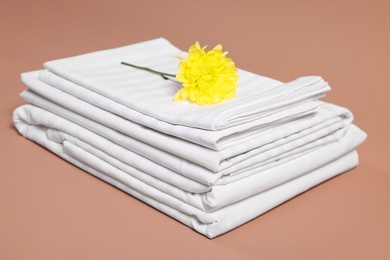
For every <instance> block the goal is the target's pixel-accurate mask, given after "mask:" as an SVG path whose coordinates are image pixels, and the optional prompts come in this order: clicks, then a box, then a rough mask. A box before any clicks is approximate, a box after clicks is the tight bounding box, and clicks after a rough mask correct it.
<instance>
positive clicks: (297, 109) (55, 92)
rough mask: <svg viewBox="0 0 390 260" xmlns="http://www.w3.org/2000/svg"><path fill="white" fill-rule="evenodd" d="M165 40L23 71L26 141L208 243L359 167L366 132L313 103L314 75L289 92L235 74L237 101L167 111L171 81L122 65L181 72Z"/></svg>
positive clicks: (18, 118)
mask: <svg viewBox="0 0 390 260" xmlns="http://www.w3.org/2000/svg"><path fill="white" fill-rule="evenodd" d="M183 55H185V53H183V52H182V51H180V50H179V49H177V48H176V47H174V46H172V45H171V44H170V43H169V42H168V41H166V40H165V39H156V40H151V41H147V42H142V43H138V44H134V45H129V46H125V47H121V48H116V49H110V50H105V51H99V52H93V53H89V54H85V55H80V56H75V57H70V58H65V59H60V60H55V61H50V62H47V63H45V64H44V66H45V68H46V69H45V70H41V71H34V72H28V73H24V74H22V81H23V82H24V83H25V85H26V86H27V87H28V90H26V91H24V92H23V93H22V94H21V96H22V97H23V98H24V99H25V100H27V101H28V102H29V103H30V104H28V105H23V106H21V107H19V108H17V109H16V110H15V111H14V123H15V126H16V128H17V129H18V131H19V132H20V133H21V134H22V135H23V136H25V137H27V138H29V139H31V140H32V141H34V142H37V143H39V144H40V145H42V146H44V147H46V148H47V149H48V150H50V151H52V152H53V153H55V154H57V155H59V156H60V157H62V158H64V159H65V160H67V161H69V162H71V163H73V164H74V165H76V166H78V167H80V168H81V169H83V170H85V171H87V172H89V173H90V174H92V175H94V176H96V177H98V178H101V179H102V180H104V181H106V182H108V183H110V184H112V185H113V186H115V187H117V188H119V189H121V190H123V191H125V192H127V193H129V194H131V195H132V196H134V197H136V198H138V199H140V200H142V201H144V202H145V203H147V204H149V205H151V206H153V207H155V208H156V209H158V210H160V211H162V212H164V213H165V214H167V215H169V216H171V217H173V218H175V219H177V220H179V221H180V222H182V223H184V224H185V225H188V226H190V227H192V228H193V229H195V230H196V231H198V232H199V233H202V234H204V235H206V236H208V237H210V238H213V237H216V236H218V235H221V234H223V233H225V232H227V231H229V230H231V229H233V228H235V227H237V226H239V225H241V224H243V223H245V222H247V221H249V220H251V219H253V218H255V217H257V216H259V215H261V214H263V213H264V212H266V211H268V210H270V209H272V208H273V207H275V206H277V205H279V204H281V203H283V202H284V201H286V200H288V199H290V198H292V197H294V196H296V195H298V194H300V193H302V192H304V191H306V190H307V189H309V188H311V187H313V186H315V185H317V184H319V183H321V182H323V181H325V180H327V179H329V178H332V177H334V176H336V175H338V174H340V173H343V172H345V171H347V170H349V169H351V168H353V167H355V166H356V165H357V164H358V158H357V153H356V151H355V148H356V146H357V145H359V144H360V143H361V142H363V141H364V139H365V138H366V135H365V133H364V132H362V131H361V130H360V129H359V128H357V127H356V126H355V125H353V124H352V114H351V112H349V111H348V110H347V109H345V108H342V107H339V106H336V105H333V104H329V103H325V102H322V101H319V98H321V97H323V96H324V95H325V93H326V92H327V91H329V90H330V87H329V86H328V84H327V82H325V81H324V80H323V79H322V78H320V77H302V78H298V79H296V80H294V81H291V82H288V83H282V82H280V81H277V80H273V79H270V78H266V77H262V76H259V75H255V74H252V73H249V72H247V71H244V70H239V87H238V89H237V97H236V98H234V99H231V100H228V101H225V102H222V103H220V104H216V105H209V106H197V105H194V104H190V103H188V102H174V101H173V96H174V94H175V93H176V92H177V90H178V89H180V87H181V86H180V84H178V83H177V82H175V81H174V80H162V79H161V77H159V76H157V75H155V74H151V73H148V72H145V71H142V70H137V69H134V68H131V67H127V66H123V65H121V64H120V63H121V61H125V62H129V63H133V64H137V65H141V66H148V67H151V68H153V69H156V70H160V71H166V72H172V73H173V74H174V73H175V71H176V70H177V66H178V62H179V61H178V60H177V59H172V56H183Z"/></svg>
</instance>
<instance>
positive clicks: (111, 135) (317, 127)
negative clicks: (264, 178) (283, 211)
mask: <svg viewBox="0 0 390 260" xmlns="http://www.w3.org/2000/svg"><path fill="white" fill-rule="evenodd" d="M47 93H49V91H46V92H42V94H44V95H46V94H47ZM62 96H63V95H59V97H62ZM22 97H23V98H25V99H26V100H27V101H28V102H30V103H32V104H34V105H37V106H39V107H42V108H44V109H46V110H48V111H51V112H52V113H54V114H56V115H60V116H61V117H64V118H66V119H68V120H70V121H72V122H74V123H76V124H78V125H80V126H83V127H84V128H86V129H89V130H91V131H92V132H94V133H96V134H98V135H100V136H103V137H105V138H106V139H108V140H110V141H112V142H113V143H116V144H117V145H119V146H122V147H124V148H126V149H128V150H129V152H130V151H131V152H133V154H137V155H140V156H142V157H144V158H147V159H149V160H151V161H153V162H155V163H157V164H159V165H162V166H164V167H166V168H167V169H169V170H171V171H173V172H176V173H178V174H181V175H183V176H186V177H187V178H190V179H192V180H195V181H197V182H200V183H202V184H205V185H207V186H211V185H215V184H224V183H230V182H233V181H237V180H239V179H241V178H244V177H247V176H250V175H252V174H254V173H256V172H259V170H265V169H268V168H272V167H275V166H277V165H279V164H282V163H284V162H286V161H288V160H290V159H293V158H295V157H298V156H301V155H303V154H305V153H308V152H310V151H312V150H315V149H318V148H320V147H322V146H324V145H326V144H328V143H331V142H334V141H337V140H338V139H339V138H340V137H341V136H342V135H343V134H344V133H345V130H346V129H347V128H348V126H349V125H350V121H351V119H352V116H351V115H350V112H349V111H348V110H346V109H344V108H340V107H337V106H334V105H331V104H326V106H324V109H321V110H320V111H319V112H321V111H323V112H321V113H317V114H315V115H312V116H310V117H305V118H302V119H301V122H300V123H297V122H295V123H294V122H292V124H288V125H287V126H286V127H284V128H283V127H279V129H276V130H273V131H270V133H268V134H264V135H263V136H261V137H258V139H259V140H257V141H258V142H261V141H262V142H264V145H263V146H259V147H257V149H253V150H251V151H248V152H246V153H243V154H239V155H237V156H236V157H232V158H227V160H226V161H224V162H222V163H220V165H221V166H222V167H223V166H225V165H230V167H225V168H222V170H220V171H217V172H213V171H210V170H208V169H205V168H203V167H201V166H199V165H198V164H195V163H193V162H190V161H188V160H186V159H183V158H182V157H181V156H180V155H181V154H183V152H185V151H187V152H188V153H191V155H190V156H193V157H196V154H192V153H193V152H191V151H192V150H191V149H193V151H198V152H199V151H201V152H202V153H208V154H209V155H213V154H215V153H221V152H224V151H219V152H217V151H213V150H208V149H207V148H204V147H198V146H196V145H194V144H191V143H186V142H184V143H183V142H182V141H181V140H180V139H173V140H175V141H178V142H174V143H172V142H169V141H166V139H164V138H166V136H164V135H163V134H161V133H158V134H156V135H155V136H153V135H152V134H155V133H154V132H153V131H152V130H150V129H145V128H142V127H139V128H136V129H137V130H134V129H132V128H131V127H130V126H129V123H131V122H129V121H127V120H123V119H121V118H119V119H121V120H119V121H118V122H116V121H115V116H110V115H107V118H104V117H103V113H101V112H100V111H97V112H91V113H90V114H88V115H89V116H91V119H89V118H87V117H84V116H82V115H86V114H85V112H86V111H87V109H85V108H84V107H83V106H82V105H81V104H74V105H73V107H74V108H76V110H77V111H78V112H80V114H78V113H75V112H73V111H71V110H68V109H66V108H64V107H62V106H59V105H58V104H56V103H54V102H51V101H49V100H48V99H45V98H43V97H41V96H39V95H37V94H35V93H34V92H32V91H30V90H29V91H26V92H24V93H22ZM61 100H64V99H61V98H59V101H60V102H61ZM102 119H104V120H105V121H104V123H107V124H108V126H111V127H112V128H116V129H117V127H118V126H121V129H120V130H121V131H123V132H124V133H126V134H123V133H121V132H119V131H115V130H114V129H112V128H109V127H106V126H104V125H102V124H99V123H98V122H102ZM95 120H96V121H95ZM64 125H65V124H64ZM135 126H136V125H135ZM310 126H311V127H310ZM73 132H74V134H73V135H75V136H77V131H73ZM86 135H87V134H86ZM134 136H135V137H138V138H139V139H135V138H132V137H134ZM169 138H170V137H169ZM152 141H154V143H157V144H158V145H155V144H154V143H151V142H152ZM179 141H180V142H179ZM181 143H183V145H180V144H181ZM150 144H154V146H152V145H150ZM172 144H174V148H175V149H173V152H171V151H170V150H169V146H170V145H172ZM186 145H190V147H188V146H186ZM166 146H168V147H167V148H168V149H166V150H163V149H157V148H156V147H166ZM191 147H193V148H191ZM237 148H240V147H237ZM176 149H177V150H176ZM103 150H107V149H103ZM167 150H168V152H167ZM183 150H184V151H183ZM190 156H187V158H188V157H190ZM183 157H185V154H183ZM215 157H216V156H214V158H215ZM203 158H204V160H206V161H205V163H207V162H208V161H207V160H211V159H212V158H213V157H212V156H210V157H209V158H208V157H207V156H205V157H203ZM198 159H199V158H198ZM255 164H257V165H255ZM182 188H183V189H186V188H187V189H188V191H192V192H193V190H192V187H190V186H184V187H182Z"/></svg>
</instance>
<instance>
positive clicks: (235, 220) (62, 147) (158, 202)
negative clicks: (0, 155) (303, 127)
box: [14, 105, 365, 238]
mask: <svg viewBox="0 0 390 260" xmlns="http://www.w3.org/2000/svg"><path fill="white" fill-rule="evenodd" d="M49 114H51V113H49V112H46V111H44V110H42V109H39V108H36V107H33V106H30V105H25V106H22V107H20V108H18V109H17V110H16V111H15V112H14V121H15V126H16V127H17V129H18V131H19V132H20V133H21V134H22V135H24V136H25V137H27V138H29V139H31V140H33V141H35V142H37V143H39V144H40V145H42V146H44V147H46V148H47V149H49V150H51V151H52V152H54V153H56V154H57V155H59V156H61V157H62V158H64V159H66V160H68V161H70V162H71V163H73V164H75V165H76V166H78V167H80V168H82V169H84V170H86V171H87V172H89V173H91V174H93V175H95V176H96V177H99V178H101V179H103V180H105V181H106V182H108V183H110V184H112V185H114V186H116V187H118V188H119V189H122V190H123V191H125V192H127V193H129V194H131V195H133V196H134V197H136V198H138V199H140V200H142V201H144V202H146V203H148V204H149V205H151V206H153V207H155V208H157V209H159V210H161V211H162V212H164V213H166V214H168V215H169V216H171V217H173V218H175V219H177V220H179V221H181V222H182V223H184V224H186V225H188V226H190V227H192V228H194V229H195V230H196V231H198V232H200V233H202V234H204V235H206V236H208V237H210V238H213V237H215V236H218V235H220V234H223V233H225V232H227V231H229V230H231V229H232V228H235V227H237V226H239V225H241V224H243V223H245V222H247V221H249V220H251V219H253V218H254V217H256V216H258V215H260V214H263V213H264V212H266V211H268V210H270V209H271V208H273V207H275V206H277V205H279V204H280V203H282V202H284V201H286V200H288V199H290V198H292V197H293V196H296V195H298V194H299V193H301V192H303V191H305V190H307V189H309V188H311V187H313V186H315V185H317V184H318V183H321V182H322V181H325V180H326V179H328V178H331V177H333V176H335V175H337V174H340V173H342V172H344V171H346V170H348V169H350V168H352V167H354V166H356V165H357V154H356V152H353V149H354V147H355V146H356V145H357V144H358V143H360V142H362V141H363V140H364V138H365V134H364V133H363V132H362V131H361V130H359V129H358V128H357V127H355V126H353V125H352V126H351V127H350V129H349V130H348V132H347V134H346V135H345V136H344V137H343V138H342V139H340V141H339V142H337V143H336V144H335V145H334V147H333V149H330V148H329V149H326V150H324V151H322V152H320V151H319V150H318V151H317V155H316V156H314V157H311V156H310V155H309V156H304V157H301V158H300V160H298V161H295V162H294V161H290V162H289V163H288V164H282V165H281V166H279V167H282V166H283V167H282V168H279V171H278V170H277V169H276V170H275V171H274V172H268V175H273V174H274V173H277V172H281V173H283V172H284V171H285V170H290V169H291V167H292V165H294V164H296V167H295V169H296V170H298V171H299V170H300V169H301V167H302V166H305V165H306V166H308V167H309V168H306V170H308V169H311V170H309V171H307V172H305V173H303V174H298V175H297V178H293V179H291V180H290V181H281V180H279V185H277V186H275V187H273V188H271V189H267V190H264V191H262V192H259V193H255V194H253V195H252V196H249V197H247V198H246V199H242V200H239V201H235V202H232V203H229V204H227V205H225V206H224V207H221V208H219V209H217V210H215V211H213V212H207V211H205V210H204V209H200V208H199V207H196V206H195V205H196V203H195V202H194V201H193V200H191V199H190V198H188V197H185V196H181V195H180V190H179V189H177V188H175V187H173V186H172V185H165V186H164V185H163V183H164V182H161V181H160V182H159V180H158V179H157V178H154V177H152V176H151V175H149V174H145V173H143V172H140V171H134V172H133V174H129V173H128V172H125V171H123V170H122V169H120V168H117V167H115V166H114V165H113V164H112V163H110V162H108V161H106V160H104V159H101V158H99V157H98V156H96V155H94V154H93V153H90V152H89V151H88V149H84V147H82V146H79V145H75V144H73V143H72V142H69V141H68V140H63V141H62V142H60V143H59V142H58V138H59V137H58V136H56V135H58V130H56V129H53V128H51V127H52V126H55V125H58V126H64V124H63V123H64V122H63V120H65V119H61V118H60V117H58V116H56V115H54V114H51V115H50V116H48V115H49ZM37 119H38V121H37ZM46 120H47V121H46ZM45 121H46V122H47V123H50V125H49V124H48V125H45V124H44V123H45ZM51 131H54V132H51ZM56 131H57V132H56ZM53 136H54V137H53ZM56 139H57V140H56ZM52 140H55V141H52ZM335 152H337V153H338V155H339V156H337V155H335V157H337V158H338V159H335V160H330V161H329V162H328V163H325V164H321V163H320V164H317V166H313V163H312V162H313V160H316V159H318V160H320V159H321V158H324V157H327V155H328V154H334V153H335ZM340 154H342V155H341V156H340ZM304 161H306V163H305V162H304ZM313 168H314V169H313ZM261 174H267V172H263V173H261ZM246 188H248V186H246ZM225 195H226V194H225ZM192 199H193V198H192ZM209 199H210V201H211V202H213V197H210V198H209Z"/></svg>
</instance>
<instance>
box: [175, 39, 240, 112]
mask: <svg viewBox="0 0 390 260" xmlns="http://www.w3.org/2000/svg"><path fill="white" fill-rule="evenodd" d="M205 49H206V47H203V48H201V47H200V45H199V43H198V42H196V43H195V44H194V45H192V46H190V48H189V51H188V57H186V58H183V57H179V59H181V62H180V64H179V72H178V73H177V74H176V79H177V80H178V81H180V82H181V83H182V85H183V88H182V89H180V90H179V91H178V92H177V93H176V95H175V97H174V100H175V101H182V100H186V99H188V100H189V101H190V102H193V103H196V104H198V105H206V104H215V103H219V102H221V101H224V100H226V99H230V98H233V97H235V95H236V88H237V81H238V76H237V72H238V70H237V68H236V66H235V65H234V62H233V61H232V60H231V59H230V58H228V57H226V55H227V52H222V46H221V45H217V46H215V47H214V49H212V50H210V51H205Z"/></svg>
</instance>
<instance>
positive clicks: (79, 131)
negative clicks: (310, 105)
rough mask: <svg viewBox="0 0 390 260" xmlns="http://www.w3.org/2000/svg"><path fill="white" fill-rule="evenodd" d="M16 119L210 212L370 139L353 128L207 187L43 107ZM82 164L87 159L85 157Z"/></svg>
mask: <svg viewBox="0 0 390 260" xmlns="http://www.w3.org/2000/svg"><path fill="white" fill-rule="evenodd" d="M14 121H15V125H16V127H17V128H18V129H19V131H20V132H21V133H22V134H23V135H28V134H25V132H33V131H35V130H34V127H33V126H38V127H39V129H41V127H45V128H46V129H47V130H46V135H47V139H48V140H50V141H52V142H57V143H59V144H61V145H63V146H64V147H65V148H66V149H67V150H68V151H79V152H78V154H82V153H88V154H90V155H91V156H92V157H96V158H99V161H102V162H105V163H106V164H109V165H111V166H112V167H115V168H116V169H118V170H120V171H122V172H124V174H127V175H129V176H133V177H135V178H137V179H139V180H141V181H143V182H145V183H148V185H150V186H153V187H154V188H156V189H158V190H161V191H163V192H165V193H167V194H169V195H170V196H173V197H175V198H176V199H179V200H181V201H183V202H185V203H186V204H189V205H191V206H193V207H195V208H198V209H200V210H202V211H205V212H212V211H215V210H218V209H220V208H222V207H224V206H227V205H230V204H232V203H235V202H237V201H240V200H243V199H245V198H247V197H250V196H253V195H255V194H257V193H260V192H262V191H265V190H267V189H270V188H273V187H275V186H277V185H280V184H281V183H284V182H287V181H289V180H292V179H294V178H296V177H299V176H301V175H304V174H306V173H308V172H310V171H312V170H314V169H316V168H319V167H321V166H323V165H325V164H327V163H330V162H331V161H333V160H336V159H337V158H339V157H341V156H343V155H345V154H346V153H348V152H350V151H351V150H353V149H354V148H355V147H356V146H357V145H358V144H359V143H361V142H362V141H363V140H364V138H365V135H364V134H363V133H362V132H361V131H360V130H359V129H357V128H356V127H355V126H354V125H352V126H351V127H350V128H349V129H348V131H347V133H346V134H345V135H343V137H342V138H341V139H338V140H337V141H335V142H331V143H329V144H327V145H324V146H323V147H321V148H319V149H316V150H311V151H310V153H304V155H305V156H302V155H303V154H300V156H297V157H294V159H291V160H289V161H287V162H284V163H281V164H279V165H273V167H269V168H268V169H266V170H265V169H264V168H262V167H258V168H254V170H255V171H256V172H255V173H254V174H252V175H250V176H248V177H246V178H242V179H240V180H237V181H235V182H232V183H229V184H225V185H217V186H212V187H207V186H204V185H201V184H199V183H196V182H194V181H192V180H191V179H188V178H185V177H183V176H180V174H177V173H175V172H173V171H170V170H168V169H166V168H164V167H162V166H160V165H158V164H155V163H153V162H152V161H150V160H147V159H146V158H143V157H141V156H137V155H136V154H132V153H131V152H130V151H128V150H126V149H124V148H122V147H120V146H118V145H116V144H114V143H112V142H110V141H109V140H107V139H106V138H103V137H99V136H98V135H96V134H95V133H93V132H91V131H89V130H87V129H84V128H83V127H82V126H79V125H77V124H74V123H72V122H70V121H68V120H66V119H63V118H61V117H59V116H57V115H55V114H53V113H50V112H47V111H45V110H42V109H40V108H37V107H34V106H31V105H26V106H23V107H21V108H20V109H18V110H16V112H15V119H14ZM82 151H84V152H82ZM76 158H78V157H76ZM78 160H81V161H83V160H82V159H80V158H78ZM84 163H85V162H84ZM96 167H97V166H96ZM188 189H191V190H190V191H188Z"/></svg>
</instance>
